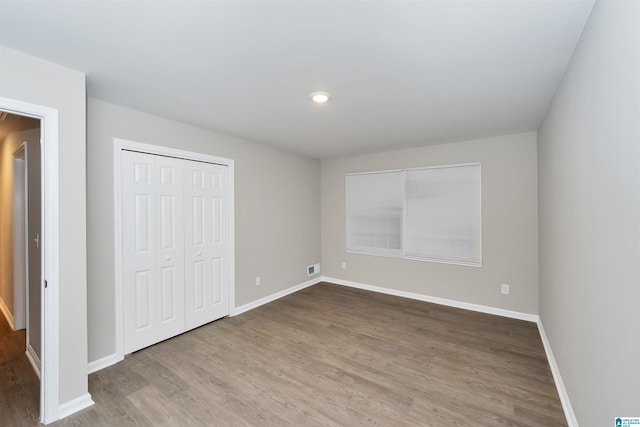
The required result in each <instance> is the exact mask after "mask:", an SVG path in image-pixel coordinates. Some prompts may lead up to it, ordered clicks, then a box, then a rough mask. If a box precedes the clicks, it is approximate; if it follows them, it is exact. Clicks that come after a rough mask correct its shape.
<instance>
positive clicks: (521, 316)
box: [321, 276, 538, 322]
mask: <svg viewBox="0 0 640 427" xmlns="http://www.w3.org/2000/svg"><path fill="white" fill-rule="evenodd" d="M321 279H322V280H321V281H323V282H328V283H334V284H336V285H342V286H348V287H351V288H357V289H364V290H366V291H372V292H379V293H382V294H387V295H394V296H398V297H403V298H410V299H414V300H418V301H425V302H431V303H434V304H440V305H446V306H449V307H456V308H462V309H464V310H471V311H478V312H480V313H486V314H493V315H496V316H502V317H509V318H512V319H518V320H526V321H527V322H537V321H538V315H536V314H530V313H522V312H519V311H511V310H505V309H503V308H497V307H490V306H487V305H480V304H472V303H468V302H463V301H456V300H452V299H446V298H439V297H432V296H429V295H424V294H417V293H413V292H405V291H399V290H397V289H391V288H383V287H380V286H373V285H367V284H364V283H358V282H352V281H349V280H342V279H336V278H334V277H326V276H323V277H321Z"/></svg>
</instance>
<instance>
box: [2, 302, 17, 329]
mask: <svg viewBox="0 0 640 427" xmlns="http://www.w3.org/2000/svg"><path fill="white" fill-rule="evenodd" d="M0 311H1V312H2V314H4V317H5V319H7V323H8V324H9V327H10V328H11V330H12V331H13V330H14V329H13V326H14V323H13V314H11V311H10V310H9V307H7V305H6V304H5V303H4V300H3V299H2V298H1V297H0Z"/></svg>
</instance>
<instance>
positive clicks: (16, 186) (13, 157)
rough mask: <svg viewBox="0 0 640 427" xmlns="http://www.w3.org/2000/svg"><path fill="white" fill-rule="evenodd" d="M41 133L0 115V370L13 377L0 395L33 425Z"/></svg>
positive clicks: (20, 119) (28, 120)
mask: <svg viewBox="0 0 640 427" xmlns="http://www.w3.org/2000/svg"><path fill="white" fill-rule="evenodd" d="M41 128H42V126H41V120H40V119H38V118H33V117H28V116H22V115H19V114H13V113H11V112H9V111H1V110H0V267H1V268H0V311H2V317H4V319H0V321H2V325H0V342H2V343H4V344H5V345H3V346H2V347H0V365H1V367H3V368H5V370H10V371H11V372H14V373H15V374H14V375H13V376H12V377H11V379H10V381H9V382H7V383H6V384H4V385H3V389H4V391H5V392H4V393H3V394H2V396H4V397H3V399H4V398H7V399H17V400H18V402H19V404H18V405H10V404H8V405H3V406H4V407H5V408H11V407H15V408H20V411H21V413H19V414H15V415H16V417H18V416H19V417H21V418H22V419H24V417H26V418H33V417H35V420H36V421H37V420H38V419H39V418H40V408H39V407H40V388H41V387H40V381H39V378H40V370H41V363H40V361H41V356H42V339H41V336H42V334H41V324H42V322H41V313H42V304H41V289H42V254H41V236H42V203H41V201H42V188H41V186H42V162H41V151H42V147H41ZM7 390H10V392H9V393H7ZM5 403H7V402H5ZM8 415H9V419H11V414H8Z"/></svg>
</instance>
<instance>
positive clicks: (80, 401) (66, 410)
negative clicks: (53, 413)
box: [58, 393, 95, 419]
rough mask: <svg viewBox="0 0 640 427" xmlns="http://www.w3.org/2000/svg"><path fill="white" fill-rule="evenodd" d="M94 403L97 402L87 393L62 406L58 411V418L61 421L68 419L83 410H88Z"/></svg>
mask: <svg viewBox="0 0 640 427" xmlns="http://www.w3.org/2000/svg"><path fill="white" fill-rule="evenodd" d="M94 403H95V402H94V401H93V400H92V399H91V395H90V394H89V393H86V394H84V395H82V396H80V397H76V398H75V399H73V400H70V401H69V402H66V403H63V404H62V405H60V407H59V409H58V417H59V419H63V418H66V417H68V416H69V415H72V414H75V413H76V412H80V411H82V410H83V409H87V408H88V407H89V406H91V405H93V404H94Z"/></svg>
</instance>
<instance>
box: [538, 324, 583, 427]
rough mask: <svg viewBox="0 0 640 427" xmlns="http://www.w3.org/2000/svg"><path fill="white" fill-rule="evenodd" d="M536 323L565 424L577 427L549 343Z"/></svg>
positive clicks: (541, 327)
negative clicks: (565, 419)
mask: <svg viewBox="0 0 640 427" xmlns="http://www.w3.org/2000/svg"><path fill="white" fill-rule="evenodd" d="M537 323H538V331H539V332H540V338H541V339H542V345H543V346H544V351H545V353H546V354H547V360H548V361H549V367H550V368H551V373H552V374H553V381H554V382H555V384H556V389H557V390H558V396H560V403H562V409H563V410H564V416H565V417H566V418H567V424H568V425H569V427H578V419H577V418H576V414H575V413H574V412H573V408H572V407H571V402H570V401H569V394H568V393H567V389H566V388H565V387H564V382H563V381H562V376H561V375H560V370H559V369H558V364H557V363H556V359H555V357H554V356H553V351H551V343H550V342H549V338H547V333H546V332H545V331H544V327H543V326H542V320H540V318H538V322H537Z"/></svg>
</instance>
